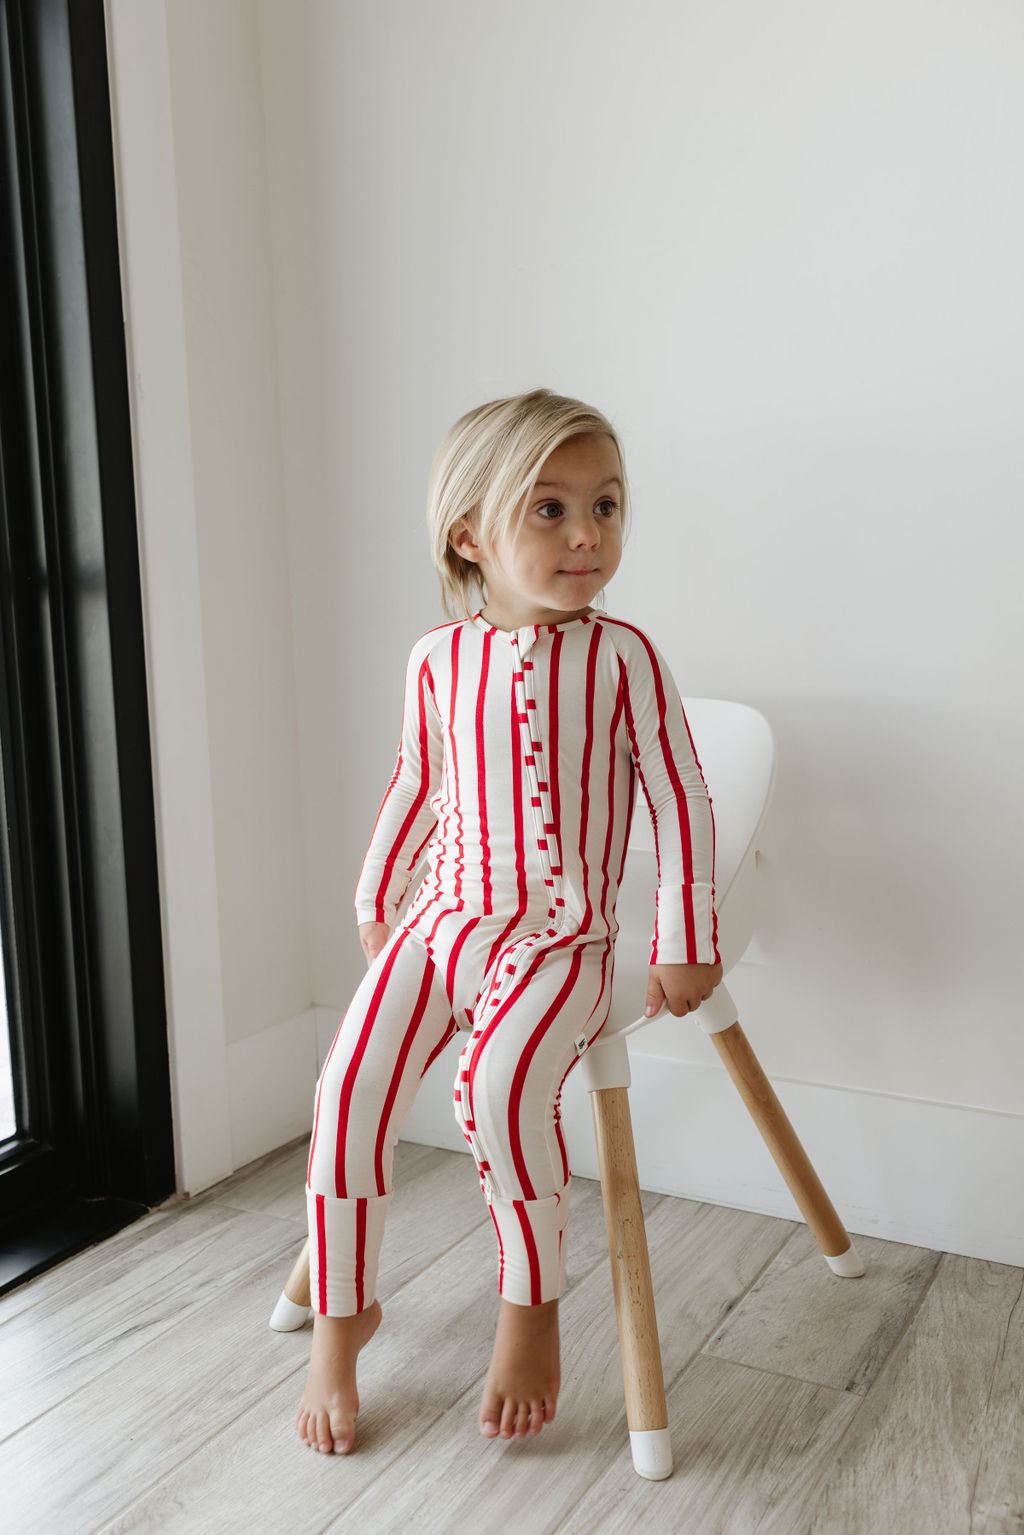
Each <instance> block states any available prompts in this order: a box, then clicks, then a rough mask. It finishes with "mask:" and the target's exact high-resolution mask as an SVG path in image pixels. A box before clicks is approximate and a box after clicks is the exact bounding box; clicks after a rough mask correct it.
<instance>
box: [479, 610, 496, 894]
mask: <svg viewBox="0 0 1024 1535" xmlns="http://www.w3.org/2000/svg"><path fill="white" fill-rule="evenodd" d="M490 661H491V636H490V635H489V634H485V635H484V641H483V654H482V656H481V658H480V681H479V683H478V684H477V691H476V796H477V804H478V806H479V813H480V851H481V880H482V882H483V887H484V888H483V895H484V915H485V916H489V915H490V914H491V911H492V910H493V907H492V901H491V846H490V841H489V839H488V833H487V750H486V747H485V744H484V702H485V700H486V697H487V673H488V670H489V668H490Z"/></svg>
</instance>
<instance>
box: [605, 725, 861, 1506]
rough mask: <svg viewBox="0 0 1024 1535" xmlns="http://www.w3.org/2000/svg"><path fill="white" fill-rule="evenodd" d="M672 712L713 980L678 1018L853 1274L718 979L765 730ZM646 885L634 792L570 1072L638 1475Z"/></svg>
mask: <svg viewBox="0 0 1024 1535" xmlns="http://www.w3.org/2000/svg"><path fill="white" fill-rule="evenodd" d="M683 708H684V710H685V712H686V717H687V720H688V722H689V726H690V733H691V735H692V737H693V742H694V748H695V751H696V754H697V760H698V761H699V762H700V765H701V771H702V773H703V775H704V782H705V783H706V785H707V788H708V793H709V795H710V797H711V803H712V809H713V813H714V818H715V910H716V912H717V914H718V949H719V953H720V954H721V956H722V976H723V979H722V980H721V981H720V982H719V984H718V985H717V986H716V987H715V989H714V991H713V992H712V994H711V996H710V997H709V998H708V999H707V1001H706V1002H704V1003H702V1004H701V1006H700V1007H699V1008H698V1009H697V1010H696V1012H693V1013H689V1014H687V1015H686V1016H687V1021H689V1020H690V1019H695V1020H696V1021H697V1023H699V1024H700V1026H701V1028H702V1029H703V1030H704V1032H705V1033H706V1034H708V1035H710V1037H711V1039H712V1040H713V1042H714V1044H715V1046H716V1047H717V1049H718V1053H719V1055H720V1056H721V1057H722V1060H723V1062H724V1063H725V1066H726V1069H727V1070H728V1072H729V1075H730V1076H731V1077H732V1079H733V1081H734V1082H735V1084H736V1086H737V1087H738V1088H739V1090H740V1093H741V1095H742V1097H743V1101H744V1103H745V1104H746V1106H747V1108H748V1109H749V1110H750V1113H751V1114H752V1116H753V1118H754V1122H755V1124H756V1125H757V1128H758V1130H759V1131H760V1132H761V1134H762V1136H763V1137H764V1140H765V1142H766V1143H767V1146H768V1149H769V1151H770V1152H771V1154H772V1156H773V1157H774V1158H775V1161H776V1163H777V1164H778V1167H779V1170H780V1172H781V1173H782V1176H783V1177H784V1179H785V1180H786V1183H787V1185H788V1187H789V1190H790V1192H791V1193H792V1195H793V1198H794V1199H795V1200H796V1203H797V1206H798V1208H799V1209H800V1211H801V1213H802V1214H803V1216H804V1219H805V1220H806V1222H807V1225H808V1227H809V1228H810V1230H811V1232H812V1234H813V1236H814V1238H815V1241H816V1242H817V1243H818V1246H819V1247H820V1248H821V1251H822V1253H823V1254H824V1257H825V1261H826V1262H827V1263H828V1265H829V1267H830V1268H831V1269H832V1270H833V1272H834V1273H836V1274H839V1275H842V1276H843V1277H853V1276H856V1275H858V1274H863V1273H864V1265H863V1263H862V1262H861V1261H860V1259H859V1258H858V1256H857V1254H856V1251H855V1250H854V1247H853V1244H852V1243H851V1241H850V1237H849V1235H848V1233H847V1232H846V1230H845V1228H844V1227H843V1224H842V1222H841V1221H840V1219H839V1217H838V1215H837V1214H836V1212H835V1210H834V1208H833V1206H832V1203H831V1201H830V1200H829V1197H828V1195H827V1194H826V1193H825V1190H824V1188H823V1187H822V1185H821V1182H820V1180H819V1179H818V1176H817V1174H816V1173H815V1171H814V1168H813V1167H812V1166H811V1163H810V1161H809V1160H808V1158H807V1155H806V1153H805V1151H804V1149H803V1147H802V1146H801V1145H800V1142H799V1141H798V1139H797V1137H796V1134H795V1133H794V1131H793V1127H792V1125H791V1124H790V1122H789V1120H788V1119H787V1117H786V1114H785V1111H784V1110H783V1108H782V1105H781V1104H780V1103H779V1100H778V1098H777V1097H776V1096H775V1092H774V1090H773V1088H772V1086H771V1084H770V1082H769V1081H768V1079H767V1077H766V1076H765V1074H764V1072H763V1071H762V1070H761V1067H760V1065H759V1064H758V1062H757V1059H756V1057H755V1055H754V1052H753V1051H752V1050H751V1048H750V1045H749V1044H748V1042H747V1040H746V1038H745V1036H744V1034H743V1031H742V1029H741V1028H740V1025H739V1015H738V1011H737V1008H736V1004H735V1003H734V1002H733V999H732V997H731V996H730V995H729V992H728V990H727V988H726V986H725V980H724V978H725V976H726V975H727V974H728V973H729V971H730V970H731V969H732V967H733V966H734V965H735V964H736V963H737V961H738V960H740V959H741V958H742V957H743V954H744V952H745V950H746V948H747V946H748V944H749V942H750V940H751V938H752V937H753V934H754V929H755V925H756V918H757V905H758V882H757V877H756V871H757V843H758V837H759V836H760V832H761V828H762V826H763V825H764V822H765V819H766V817H767V814H768V808H769V805H770V803H771V798H772V792H773V790H774V787H775V741H774V737H773V735H772V731H771V727H770V726H769V724H768V721H767V720H766V719H765V717H764V715H762V714H760V713H759V712H758V711H757V710H756V709H752V708H750V707H749V706H748V705H746V704H739V703H729V702H725V701H723V700H721V699H715V698H684V699H683ZM657 882H658V881H657V864H656V855H655V851H654V837H653V831H652V827H651V820H650V816H649V814H648V813H647V807H646V804H645V802H644V800H643V796H642V794H640V793H638V802H637V806H636V810H635V813H634V816H633V823H632V826H631V828H630V841H629V852H628V854H627V858H626V868H625V872H624V875H623V880H622V884H621V885H620V887H619V896H618V901H617V904H616V908H615V915H616V919H617V921H618V923H619V933H618V936H617V938H616V942H615V979H614V989H613V994H612V1010H611V1016H610V1017H609V1019H608V1021H607V1023H606V1024H605V1025H604V1028H603V1029H602V1030H601V1033H600V1034H599V1036H598V1038H597V1039H596V1040H595V1042H594V1043H593V1044H592V1045H591V1047H590V1049H589V1050H588V1051H587V1052H586V1054H585V1055H584V1056H583V1059H582V1062H581V1069H582V1071H583V1076H584V1080H585V1083H586V1086H587V1089H588V1091H589V1092H590V1094H591V1109H592V1111H593V1115H594V1134H595V1137H596V1140H597V1157H598V1165H599V1168H600V1174H601V1192H602V1197H603V1201H604V1212H605V1224H606V1226H607V1229H608V1247H609V1252H610V1254H611V1263H612V1280H613V1284H614V1289H615V1310H616V1317H617V1320H618V1328H619V1347H620V1350H621V1354H622V1374H623V1381H624V1384H625V1388H626V1421H627V1424H628V1426H629V1438H630V1445H631V1449H632V1453H633V1465H634V1468H635V1469H636V1470H637V1471H638V1472H639V1474H640V1475H641V1476H645V1477H648V1478H649V1479H650V1480H652V1481H659V1480H661V1479H662V1478H663V1477H667V1476H669V1475H670V1474H671V1471H672V1447H671V1440H670V1435H669V1428H668V1413H667V1410H666V1406H665V1387H664V1381H663V1376H662V1368H661V1350H660V1347H659V1344H658V1332H657V1324H656V1321H655V1316H654V1294H653V1290H652V1286H651V1272H650V1261H649V1257H648V1251H647V1240H646V1235H645V1232H644V1221H643V1211H642V1208H641V1204H640V1189H639V1185H638V1182H637V1169H636V1153H635V1149H634V1142H633V1130H632V1124H631V1121H630V1113H629V1096H628V1088H629V1081H630V1075H629V1055H628V1052H627V1047H626V1036H627V1035H629V1034H631V1033H633V1031H634V1030H635V1029H641V1028H643V1027H644V1025H645V1024H649V1023H653V1022H654V1021H655V1019H656V1018H660V1017H663V1016H665V1015H666V1014H667V1008H666V1007H664V1006H663V1007H662V1008H661V1010H660V1012H658V1013H656V1014H654V1017H652V1018H647V1017H644V1016H641V1017H639V1018H638V1017H636V1016H635V1012H636V1007H637V1005H638V999H640V1004H641V1005H642V999H643V998H644V996H645V995H646V991H647V974H648V956H649V954H650V935H651V924H652V921H653V912H654V896H655V890H656V889H657ZM680 1021H681V1020H680Z"/></svg>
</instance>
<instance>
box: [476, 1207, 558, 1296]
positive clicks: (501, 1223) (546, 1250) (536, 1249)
mask: <svg viewBox="0 0 1024 1535" xmlns="http://www.w3.org/2000/svg"><path fill="white" fill-rule="evenodd" d="M570 1182H571V1180H570ZM569 1187H570V1185H569V1183H567V1184H566V1185H565V1187H564V1189H562V1191H561V1193H559V1194H552V1195H550V1196H549V1197H548V1198H547V1199H502V1198H500V1197H499V1196H498V1195H496V1194H492V1195H491V1197H490V1199H489V1200H488V1206H489V1208H490V1212H491V1219H492V1220H493V1222H494V1229H495V1231H496V1232H497V1235H498V1293H499V1294H500V1295H501V1296H502V1298H503V1299H504V1300H509V1301H512V1302H514V1303H515V1304H516V1305H517V1306H539V1305H541V1304H542V1303H543V1302H544V1301H549V1300H558V1299H559V1297H560V1296H561V1294H562V1292H563V1290H564V1289H565V1279H566V1254H567V1251H568V1230H567V1228H568V1225H569Z"/></svg>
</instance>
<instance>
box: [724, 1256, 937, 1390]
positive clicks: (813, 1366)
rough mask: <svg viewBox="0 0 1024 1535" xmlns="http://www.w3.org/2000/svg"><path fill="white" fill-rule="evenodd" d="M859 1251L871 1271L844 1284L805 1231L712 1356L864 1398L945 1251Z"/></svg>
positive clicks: (733, 1319) (746, 1302)
mask: <svg viewBox="0 0 1024 1535" xmlns="http://www.w3.org/2000/svg"><path fill="white" fill-rule="evenodd" d="M857 1251H858V1252H859V1253H860V1255H861V1257H862V1258H863V1259H864V1262H865V1264H866V1265H867V1273H866V1274H863V1275H861V1276H860V1278H858V1279H842V1278H840V1277H839V1275H838V1274H833V1272H832V1270H831V1269H830V1268H829V1267H828V1264H827V1263H826V1262H825V1260H824V1258H823V1257H822V1256H821V1252H820V1250H819V1248H818V1245H817V1243H816V1242H815V1240H814V1238H813V1237H812V1236H811V1233H810V1232H809V1231H808V1229H807V1227H806V1226H798V1227H797V1228H796V1230H795V1231H794V1232H793V1235H792V1236H791V1237H790V1239H789V1241H788V1242H787V1243H786V1245H785V1247H784V1248H783V1249H782V1251H781V1252H780V1253H779V1255H778V1257H777V1258H776V1259H775V1261H774V1262H773V1263H771V1264H770V1265H769V1266H768V1268H767V1269H766V1270H765V1271H764V1273H763V1274H762V1275H761V1277H760V1279H759V1280H758V1281H757V1283H756V1284H755V1285H754V1286H753V1287H752V1288H751V1289H750V1291H749V1292H748V1293H747V1294H746V1295H745V1296H744V1297H743V1300H742V1301H741V1302H740V1304H739V1305H738V1306H737V1307H736V1309H735V1311H733V1312H732V1313H731V1314H730V1316H729V1317H728V1319H727V1320H726V1321H725V1322H724V1323H723V1324H722V1326H721V1327H720V1328H719V1330H718V1331H717V1332H716V1333H715V1336H714V1337H713V1338H712V1339H711V1340H710V1341H709V1342H708V1343H707V1344H706V1345H705V1349H704V1352H705V1353H706V1354H713V1355H714V1356H715V1358H716V1359H731V1360H733V1361H734V1362H735V1363H737V1364H745V1365H753V1366H755V1367H756V1368H758V1369H762V1370H772V1371H774V1372H775V1373H776V1374H778V1375H791V1376H793V1377H794V1378H795V1379H797V1380H806V1381H811V1382H813V1383H815V1384H817V1385H821V1386H833V1387H835V1388H836V1390H838V1391H855V1392H857V1393H859V1394H860V1395H862V1396H863V1394H864V1393H865V1392H866V1391H867V1389H868V1387H869V1386H870V1384H871V1382H872V1381H873V1380H874V1379H875V1376H876V1375H877V1374H878V1372H879V1370H880V1369H881V1367H882V1365H883V1364H884V1363H885V1360H886V1359H887V1358H888V1356H889V1354H890V1352H891V1350H892V1348H893V1345H894V1344H895V1342H896V1340H897V1338H899V1336H900V1334H901V1333H902V1332H903V1330H904V1328H905V1327H906V1325H907V1321H908V1319H909V1318H910V1316H911V1314H912V1313H913V1310H914V1307H915V1306H916V1305H917V1304H918V1301H919V1300H920V1298H921V1295H922V1293H923V1292H924V1290H925V1288H926V1287H927V1285H928V1284H929V1283H930V1281H931V1279H932V1276H933V1274H934V1273H935V1270H936V1267H937V1265H938V1262H939V1258H940V1257H941V1254H940V1253H937V1252H933V1251H932V1250H931V1249H930V1248H927V1247H908V1246H905V1245H904V1244H902V1243H899V1242H887V1241H883V1240H881V1239H880V1238H876V1237H862V1236H858V1238H857Z"/></svg>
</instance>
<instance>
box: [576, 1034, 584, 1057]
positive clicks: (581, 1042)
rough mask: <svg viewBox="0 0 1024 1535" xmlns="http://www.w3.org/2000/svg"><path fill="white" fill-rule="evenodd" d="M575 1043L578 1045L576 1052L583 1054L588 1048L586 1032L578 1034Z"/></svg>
mask: <svg viewBox="0 0 1024 1535" xmlns="http://www.w3.org/2000/svg"><path fill="white" fill-rule="evenodd" d="M573 1044H574V1045H575V1046H576V1054H577V1055H582V1054H583V1052H584V1050H585V1049H586V1048H587V1036H586V1035H585V1034H577V1036H576V1038H575V1039H574V1040H573Z"/></svg>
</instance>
